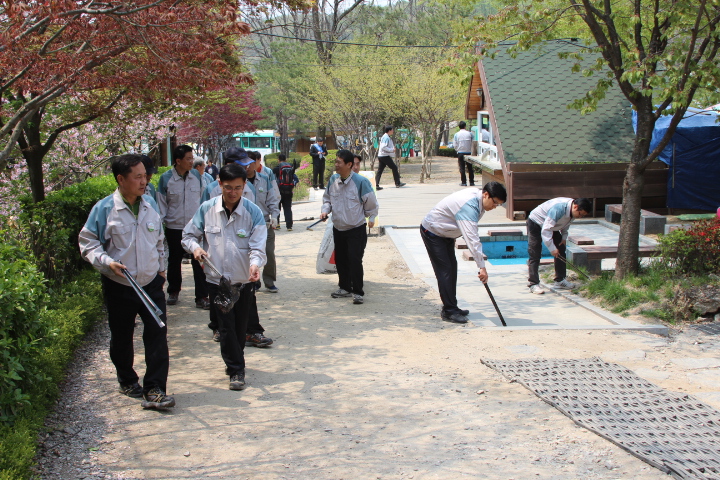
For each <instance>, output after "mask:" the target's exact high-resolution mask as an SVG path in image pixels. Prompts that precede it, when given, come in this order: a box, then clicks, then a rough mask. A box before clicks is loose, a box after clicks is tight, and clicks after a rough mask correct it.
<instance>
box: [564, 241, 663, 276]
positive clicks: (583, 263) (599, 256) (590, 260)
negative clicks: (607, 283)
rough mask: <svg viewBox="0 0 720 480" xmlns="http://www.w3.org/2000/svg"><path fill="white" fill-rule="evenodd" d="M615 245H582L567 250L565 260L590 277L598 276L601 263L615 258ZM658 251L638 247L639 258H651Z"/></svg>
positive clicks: (652, 248)
mask: <svg viewBox="0 0 720 480" xmlns="http://www.w3.org/2000/svg"><path fill="white" fill-rule="evenodd" d="M617 250H618V247H617V245H582V246H577V247H568V248H567V252H566V253H567V259H568V261H570V262H572V263H573V264H575V265H576V266H578V267H584V268H586V269H587V271H588V273H590V274H591V275H599V274H600V272H601V270H602V261H603V260H604V259H606V258H616V257H617ZM657 253H658V249H657V247H656V246H653V245H641V246H640V247H638V256H639V257H653V256H655V255H656V254H657Z"/></svg>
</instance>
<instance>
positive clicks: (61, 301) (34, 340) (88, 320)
mask: <svg viewBox="0 0 720 480" xmlns="http://www.w3.org/2000/svg"><path fill="white" fill-rule="evenodd" d="M23 255H25V252H24V251H23V249H22V248H20V247H16V246H10V247H8V246H6V247H3V248H2V252H1V253H0V257H1V258H0V270H2V271H3V272H4V273H7V272H13V273H14V278H12V279H10V280H8V278H7V277H6V278H5V280H4V282H5V283H4V284H3V285H2V287H3V288H2V289H1V290H2V292H3V294H2V295H3V298H2V302H1V304H2V308H3V311H2V323H1V324H0V339H2V340H1V341H2V342H3V347H2V349H3V353H2V360H1V361H0V391H1V392H2V399H1V400H0V410H1V411H2V420H3V421H2V422H1V423H0V480H10V479H13V480H14V479H27V478H31V476H32V471H31V468H32V466H33V463H34V460H33V459H34V457H35V451H36V447H37V435H38V433H39V432H40V431H41V430H42V428H43V425H44V422H45V416H46V415H47V413H48V412H49V410H50V409H51V408H52V405H53V403H54V401H55V400H56V398H57V396H58V393H59V390H58V384H59V383H60V382H61V381H62V380H63V377H64V372H65V367H66V365H67V363H68V362H69V361H70V359H71V358H72V357H73V354H74V351H75V348H77V346H78V345H80V343H81V342H82V340H83V337H84V335H85V333H86V332H87V331H88V330H89V329H90V328H91V326H92V325H94V324H95V323H96V322H97V321H98V320H99V319H100V318H101V317H102V293H101V286H100V281H99V274H98V273H97V272H95V271H94V270H92V269H87V270H85V271H83V272H82V273H81V274H80V275H78V276H77V277H76V278H75V279H74V280H72V281H68V282H67V283H66V284H65V285H62V286H61V287H58V288H56V289H54V290H53V291H49V290H48V289H47V288H45V282H44V280H43V279H42V278H41V275H40V273H39V272H38V271H37V268H36V267H35V265H34V264H33V262H31V261H29V260H27V259H24V258H22V257H23ZM17 258H20V260H17ZM9 282H10V283H11V284H12V285H9ZM8 286H11V287H12V288H11V289H10V290H6V287H8Z"/></svg>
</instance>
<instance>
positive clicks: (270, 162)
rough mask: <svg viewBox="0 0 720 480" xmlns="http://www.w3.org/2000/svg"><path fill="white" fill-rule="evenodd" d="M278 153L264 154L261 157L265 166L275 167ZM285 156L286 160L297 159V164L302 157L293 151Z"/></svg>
mask: <svg viewBox="0 0 720 480" xmlns="http://www.w3.org/2000/svg"><path fill="white" fill-rule="evenodd" d="M278 155H280V152H275V153H268V154H267V155H265V157H264V158H263V160H265V166H266V167H269V168H275V167H277V165H278ZM287 157H288V158H287V161H288V162H290V163H292V161H293V160H297V162H298V164H299V163H300V161H301V160H302V158H303V157H302V155H300V154H299V153H295V152H290V153H289V154H288V156H287Z"/></svg>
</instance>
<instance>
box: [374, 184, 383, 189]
mask: <svg viewBox="0 0 720 480" xmlns="http://www.w3.org/2000/svg"><path fill="white" fill-rule="evenodd" d="M382 189H383V187H381V186H380V185H375V190H382Z"/></svg>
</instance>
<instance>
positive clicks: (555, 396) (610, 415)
mask: <svg viewBox="0 0 720 480" xmlns="http://www.w3.org/2000/svg"><path fill="white" fill-rule="evenodd" d="M482 362H483V363H484V364H485V365H487V366H488V367H490V368H493V369H495V370H497V371H499V372H500V373H502V374H503V375H504V376H505V377H507V378H508V379H509V380H512V381H516V382H518V383H520V384H522V385H524V386H525V387H526V388H528V389H529V390H531V391H532V392H534V393H535V395H537V396H538V397H540V398H541V399H542V400H544V401H545V402H547V403H548V404H550V405H552V406H553V407H555V408H557V409H558V410H560V411H561V412H562V413H564V414H565V415H567V416H568V417H570V419H571V420H573V421H574V422H575V423H577V424H578V425H580V426H582V427H585V428H587V429H589V430H592V431H593V432H595V433H597V434H598V435H600V436H602V437H603V438H606V439H607V440H610V441H611V442H613V443H615V444H616V445H618V446H620V447H621V448H623V449H625V450H627V451H628V452H630V453H632V454H633V455H635V456H636V457H638V458H640V459H641V460H643V461H645V462H647V463H649V464H650V465H652V466H654V467H656V468H659V469H660V470H662V471H663V472H666V473H670V474H672V475H673V476H674V477H675V478H680V479H703V480H707V479H720V412H718V411H717V410H715V409H714V408H712V407H710V406H708V405H705V404H703V403H701V402H699V401H698V400H696V399H694V398H693V397H690V396H688V395H683V394H678V393H674V392H670V391H667V390H664V389H662V388H660V387H658V386H657V385H653V384H652V383H650V382H648V381H646V380H644V379H642V378H640V377H638V376H637V375H635V374H634V373H633V372H632V371H630V370H628V369H627V368H625V367H622V366H620V365H616V364H612V363H607V362H604V361H602V360H601V359H599V358H591V359H586V360H558V359H549V360H516V361H504V360H482Z"/></svg>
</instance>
